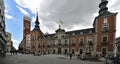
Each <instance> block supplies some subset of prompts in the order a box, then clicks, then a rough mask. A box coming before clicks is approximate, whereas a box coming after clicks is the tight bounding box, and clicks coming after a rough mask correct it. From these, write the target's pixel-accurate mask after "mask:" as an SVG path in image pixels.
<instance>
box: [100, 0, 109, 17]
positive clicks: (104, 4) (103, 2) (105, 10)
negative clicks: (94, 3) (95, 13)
mask: <svg viewBox="0 0 120 64" xmlns="http://www.w3.org/2000/svg"><path fill="white" fill-rule="evenodd" d="M107 4H108V1H107V0H101V3H100V4H99V8H100V10H99V15H104V14H108V13H110V12H109V11H108V7H107Z"/></svg>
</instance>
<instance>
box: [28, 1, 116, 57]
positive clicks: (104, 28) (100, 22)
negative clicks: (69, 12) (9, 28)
mask: <svg viewBox="0 0 120 64" xmlns="http://www.w3.org/2000/svg"><path fill="white" fill-rule="evenodd" d="M107 3H108V1H107V0H101V3H100V4H99V8H100V10H99V15H98V16H97V17H95V19H94V22H93V28H88V29H82V30H74V31H65V30H64V29H62V28H61V26H59V28H58V29H57V30H56V31H55V33H54V34H44V33H43V32H42V31H41V30H40V27H39V20H38V15H37V17H36V21H35V28H34V29H33V30H32V31H31V32H30V35H31V42H30V44H31V45H30V46H31V47H30V49H31V50H30V51H31V52H40V53H42V54H45V53H47V54H66V53H73V54H82V53H86V54H93V55H94V54H103V55H105V54H113V50H114V42H115V33H116V15H117V13H111V12H109V11H108V8H107V7H106V6H107Z"/></svg>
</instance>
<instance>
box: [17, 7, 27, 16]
mask: <svg viewBox="0 0 120 64" xmlns="http://www.w3.org/2000/svg"><path fill="white" fill-rule="evenodd" d="M17 8H18V9H19V10H20V11H21V13H23V14H24V15H27V16H29V13H28V12H27V11H26V10H24V9H23V8H22V7H20V6H17Z"/></svg>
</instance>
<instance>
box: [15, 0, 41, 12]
mask: <svg viewBox="0 0 120 64" xmlns="http://www.w3.org/2000/svg"><path fill="white" fill-rule="evenodd" d="M15 2H16V3H17V4H18V5H20V6H21V7H24V8H28V9H29V10H30V11H31V12H32V13H36V9H37V8H38V7H39V6H40V3H42V2H43V0H34V1H33V0H29V1H28V0H15Z"/></svg>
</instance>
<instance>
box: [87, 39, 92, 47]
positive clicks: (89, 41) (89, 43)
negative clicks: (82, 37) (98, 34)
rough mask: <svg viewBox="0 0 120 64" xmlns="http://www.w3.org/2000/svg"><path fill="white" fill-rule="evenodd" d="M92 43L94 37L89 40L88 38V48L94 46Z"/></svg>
mask: <svg viewBox="0 0 120 64" xmlns="http://www.w3.org/2000/svg"><path fill="white" fill-rule="evenodd" d="M92 42H93V39H92V37H89V38H88V43H87V44H88V46H90V45H92V44H93V43H92Z"/></svg>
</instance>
